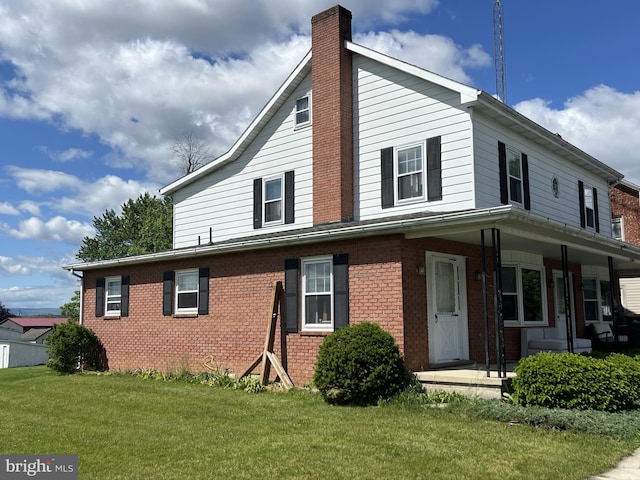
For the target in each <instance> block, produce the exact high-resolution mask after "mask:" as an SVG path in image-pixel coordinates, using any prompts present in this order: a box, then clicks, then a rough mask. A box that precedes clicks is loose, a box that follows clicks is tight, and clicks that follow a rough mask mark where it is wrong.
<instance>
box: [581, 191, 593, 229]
mask: <svg viewBox="0 0 640 480" xmlns="http://www.w3.org/2000/svg"><path fill="white" fill-rule="evenodd" d="M582 196H583V198H584V226H585V228H588V229H589V230H595V229H596V209H595V203H594V200H593V187H592V186H591V185H587V184H586V183H585V184H583V186H582ZM589 212H591V224H589Z"/></svg>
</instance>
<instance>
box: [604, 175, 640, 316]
mask: <svg viewBox="0 0 640 480" xmlns="http://www.w3.org/2000/svg"><path fill="white" fill-rule="evenodd" d="M610 196H611V222H612V233H613V236H614V238H617V239H619V240H623V241H625V242H629V243H633V244H634V245H640V187H639V186H638V185H635V184H633V183H631V182H628V181H626V180H622V181H621V182H620V183H616V184H615V185H614V186H613V187H611V190H610ZM620 294H621V301H622V305H623V306H624V307H625V309H626V311H627V313H630V314H632V315H640V268H639V269H638V271H636V272H629V273H628V274H627V275H625V276H624V278H621V279H620Z"/></svg>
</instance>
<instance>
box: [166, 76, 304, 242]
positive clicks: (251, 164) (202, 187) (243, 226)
mask: <svg viewBox="0 0 640 480" xmlns="http://www.w3.org/2000/svg"><path fill="white" fill-rule="evenodd" d="M310 89H311V77H310V76H307V78H305V80H303V82H302V83H301V85H300V86H299V87H298V88H297V90H296V91H295V92H294V93H293V94H292V96H291V97H290V99H289V100H288V101H286V102H285V103H284V105H283V106H282V107H281V108H280V110H279V111H278V112H277V113H276V114H275V116H274V117H273V118H272V119H271V120H270V121H269V122H268V123H267V124H266V126H265V127H264V128H263V129H262V131H261V132H260V133H259V135H258V137H257V138H256V139H255V141H254V142H253V143H252V144H251V145H250V146H249V147H248V148H247V150H246V151H245V152H244V153H243V154H242V155H241V156H240V157H239V158H238V159H237V160H234V161H233V162H230V163H229V164H227V165H225V166H223V167H221V168H219V169H217V170H214V171H212V172H211V173H210V174H208V175H206V176H205V177H203V178H201V179H199V180H197V181H195V182H194V183H192V184H190V185H188V186H186V187H184V188H182V189H180V190H178V191H177V192H176V193H175V195H174V247H175V248H183V247H191V246H196V245H198V237H200V241H201V243H202V244H206V243H208V242H209V229H210V228H211V239H212V240H213V242H219V241H222V240H228V239H232V238H238V237H244V236H249V235H255V234H256V231H255V230H254V229H253V180H254V179H255V178H272V177H274V176H277V175H281V174H282V172H285V171H290V170H295V200H294V201H295V222H294V223H291V224H284V223H283V224H282V225H280V226H278V227H277V228H278V229H280V230H288V229H289V230H290V229H295V228H301V227H308V226H311V225H313V212H312V176H311V175H312V166H311V156H312V151H311V150H312V148H311V134H312V129H310V128H303V129H298V130H295V129H294V124H295V112H296V108H295V101H296V99H298V98H300V97H302V96H304V95H305V94H307V93H308V92H309V91H310Z"/></svg>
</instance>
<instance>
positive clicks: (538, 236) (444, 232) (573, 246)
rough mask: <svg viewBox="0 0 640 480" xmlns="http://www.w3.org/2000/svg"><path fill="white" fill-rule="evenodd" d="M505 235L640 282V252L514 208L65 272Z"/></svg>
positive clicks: (282, 237)
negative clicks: (347, 242)
mask: <svg viewBox="0 0 640 480" xmlns="http://www.w3.org/2000/svg"><path fill="white" fill-rule="evenodd" d="M489 228H497V229H500V233H501V243H502V249H503V250H521V251H525V252H531V253H536V254H540V255H543V256H544V257H546V258H557V259H560V258H561V249H560V246H561V245H566V246H567V249H568V253H569V261H570V262H576V263H580V264H588V265H597V266H603V267H606V266H607V265H608V260H607V259H608V257H609V256H611V257H612V258H613V265H614V269H616V270H618V271H620V273H624V274H625V275H627V276H630V275H639V276H640V247H637V246H635V245H632V244H629V243H626V242H622V241H619V240H615V239H613V238H608V237H605V236H604V235H600V234H598V233H595V232H586V231H585V230H581V229H579V228H575V227H572V226H569V225H565V224H561V223H558V222H553V221H551V220H549V219H547V218H543V217H540V216H537V215H534V214H532V213H530V212H526V211H524V210H522V209H521V208H518V207H513V206H511V205H506V206H500V207H493V208H486V209H475V210H464V211H457V212H423V213H419V214H411V215H402V216H395V217H385V218H379V219H372V220H366V221H356V222H343V223H330V224H324V225H317V226H313V227H307V228H301V229H297V230H289V231H286V232H279V233H270V234H263V235H254V236H249V237H243V238H239V239H234V240H227V241H223V242H216V243H212V244H205V245H199V246H194V247H187V248H181V249H174V250H167V251H164V252H158V253H151V254H145V255H137V256H131V257H123V258H117V259H113V260H103V261H98V262H89V263H75V264H70V265H66V266H64V267H63V268H64V269H65V270H69V271H71V272H73V271H87V270H97V269H104V268H110V267H116V266H121V265H135V264H143V263H155V262H161V261H170V260H177V259H183V258H189V257H200V256H207V255H216V254H222V253H230V252H239V251H251V250H259V249H266V248H276V247H283V246H290V245H300V244H309V243H316V242H326V241H331V240H343V239H353V238H360V237H370V236H375V235H390V234H402V235H404V236H405V237H406V238H408V239H411V238H425V237H437V238H444V239H448V240H453V241H459V242H465V243H470V244H476V245H480V230H482V229H489Z"/></svg>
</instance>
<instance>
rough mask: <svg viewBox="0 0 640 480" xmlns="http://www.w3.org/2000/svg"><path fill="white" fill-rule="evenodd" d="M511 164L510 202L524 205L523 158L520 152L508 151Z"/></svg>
mask: <svg viewBox="0 0 640 480" xmlns="http://www.w3.org/2000/svg"><path fill="white" fill-rule="evenodd" d="M507 155H508V162H509V200H511V201H512V202H513V203H517V204H519V205H522V199H523V195H522V158H521V157H520V152H516V151H515V150H512V149H510V148H508V149H507Z"/></svg>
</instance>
